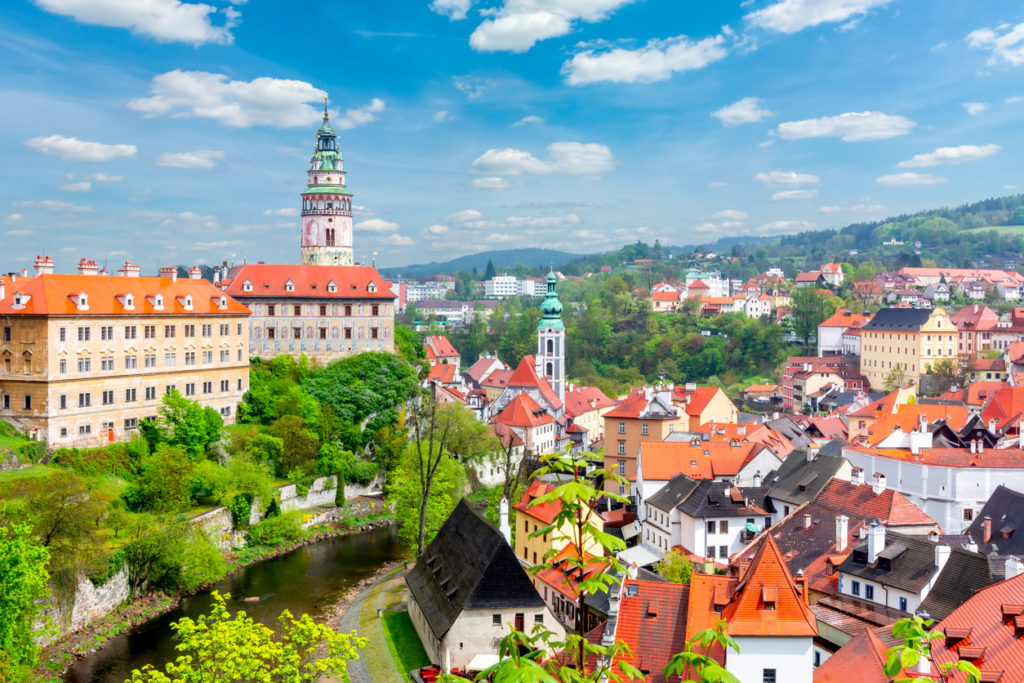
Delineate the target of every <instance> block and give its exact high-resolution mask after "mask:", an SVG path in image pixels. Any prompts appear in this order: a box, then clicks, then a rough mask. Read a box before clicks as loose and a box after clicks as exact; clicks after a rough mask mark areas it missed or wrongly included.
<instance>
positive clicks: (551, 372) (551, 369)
mask: <svg viewBox="0 0 1024 683" xmlns="http://www.w3.org/2000/svg"><path fill="white" fill-rule="evenodd" d="M546 374H547V376H548V377H554V376H555V365H554V363H548V370H547V373H546Z"/></svg>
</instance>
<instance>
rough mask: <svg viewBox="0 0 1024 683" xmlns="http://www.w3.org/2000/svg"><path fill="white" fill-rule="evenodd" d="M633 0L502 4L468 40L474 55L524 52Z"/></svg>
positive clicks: (508, 0)
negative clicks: (480, 53)
mask: <svg viewBox="0 0 1024 683" xmlns="http://www.w3.org/2000/svg"><path fill="white" fill-rule="evenodd" d="M634 1H635V0H505V1H504V4H503V5H502V6H501V7H499V8H497V9H495V10H493V11H491V14H492V15H493V16H492V18H489V19H486V20H485V21H483V22H482V23H481V24H480V25H479V26H477V27H476V30H475V31H473V34H472V35H471V36H470V37H469V44H470V46H471V47H472V48H473V49H474V50H476V51H477V52H498V51H509V52H526V51H527V50H529V49H530V48H531V47H533V45H534V44H535V43H536V42H537V41H539V40H546V39H548V38H555V37H557V36H563V35H565V34H566V33H569V32H570V31H571V30H572V27H573V23H574V22H575V21H577V20H583V21H585V22H590V23H592V22H596V21H601V20H603V19H606V18H608V16H609V15H611V14H612V13H613V12H614V11H615V10H617V9H618V8H619V7H621V6H623V5H627V4H629V3H631V2H634Z"/></svg>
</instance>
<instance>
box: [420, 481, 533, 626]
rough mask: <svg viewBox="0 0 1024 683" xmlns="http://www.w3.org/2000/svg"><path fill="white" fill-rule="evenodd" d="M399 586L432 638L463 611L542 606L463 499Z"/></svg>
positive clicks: (497, 537) (501, 542)
mask: <svg viewBox="0 0 1024 683" xmlns="http://www.w3.org/2000/svg"><path fill="white" fill-rule="evenodd" d="M405 582H406V584H407V585H408V587H409V592H410V594H411V597H412V599H413V600H415V601H416V603H417V604H418V605H419V608H420V611H421V612H422V613H423V616H424V618H425V619H426V621H427V624H428V625H429V626H430V630H431V631H432V632H433V634H434V636H435V637H437V638H438V639H441V638H443V637H444V635H445V634H446V633H447V632H448V629H450V628H451V626H452V624H453V623H455V620H456V619H458V617H459V615H460V614H462V612H463V611H465V610H467V609H496V608H504V609H507V608H511V607H521V608H524V609H526V608H537V607H543V606H544V601H543V600H542V599H541V597H540V594H538V593H537V589H536V588H534V586H533V582H531V581H530V577H529V576H527V574H526V571H524V570H523V568H522V565H520V564H519V560H518V559H516V556H515V553H514V552H513V551H512V548H510V547H509V545H508V543H506V542H505V539H504V538H503V537H502V535H501V533H499V531H498V530H497V529H495V528H494V526H492V525H491V523H490V522H488V521H487V520H485V519H484V518H483V517H482V516H480V514H479V513H478V512H476V511H475V510H473V508H472V507H470V505H469V504H468V503H466V501H465V500H460V501H459V504H458V505H456V506H455V510H454V511H452V514H451V515H449V517H448V519H447V520H446V521H445V523H444V525H442V526H441V529H440V531H438V532H437V536H435V537H434V540H433V541H431V543H430V545H428V546H427V548H426V549H425V550H424V551H423V555H422V556H421V557H420V558H419V559H418V560H417V561H416V564H415V566H414V567H413V568H412V569H411V570H409V573H408V574H406V577H405Z"/></svg>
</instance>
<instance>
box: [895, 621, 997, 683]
mask: <svg viewBox="0 0 1024 683" xmlns="http://www.w3.org/2000/svg"><path fill="white" fill-rule="evenodd" d="M933 623H934V621H932V620H930V619H928V620H926V619H922V618H921V617H920V616H918V615H916V614H915V615H914V616H913V617H909V618H907V619H900V620H899V621H897V622H896V623H895V624H893V625H892V634H893V636H895V637H896V638H902V639H903V644H902V645H894V646H893V647H891V648H889V649H888V650H887V651H886V658H885V666H884V667H883V670H884V672H885V675H886V676H887V677H890V678H892V677H894V676H899V675H900V674H901V673H902V672H903V670H904V669H907V668H912V667H914V666H916V665H917V663H918V662H919V661H920V660H921V658H922V657H930V656H931V642H932V641H933V640H935V639H937V638H942V637H943V634H942V633H941V632H940V631H930V630H928V629H929V627H931V625H932V624H933ZM938 669H939V672H938V673H939V680H940V681H942V682H943V683H945V682H946V681H952V680H953V679H954V677H957V676H959V675H960V674H963V676H964V679H965V681H966V683H979V681H981V672H980V671H979V670H978V667H977V666H975V665H974V664H972V663H971V662H969V661H967V660H963V659H961V660H958V661H955V662H946V663H944V664H940V665H939V666H938ZM934 682H935V679H934V678H932V677H931V676H915V677H914V678H897V679H895V680H894V683H934Z"/></svg>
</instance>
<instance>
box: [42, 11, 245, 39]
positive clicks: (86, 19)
mask: <svg viewBox="0 0 1024 683" xmlns="http://www.w3.org/2000/svg"><path fill="white" fill-rule="evenodd" d="M33 1H34V2H35V4H37V5H39V6H40V7H41V8H43V9H44V10H47V11H48V12H53V13H54V14H61V15H63V16H68V17H72V18H73V19H75V20H76V21H79V22H81V23H83V24H92V25H94V26H110V27H113V28H126V29H129V30H131V31H132V32H133V33H138V34H140V35H144V36H149V37H150V38H153V39H154V40H156V41H158V42H161V43H170V42H181V43H190V44H192V45H202V44H204V43H220V44H230V43H231V42H232V41H233V37H232V35H231V31H230V29H231V28H233V27H234V26H235V24H236V23H237V21H238V17H239V14H238V12H237V11H236V10H234V9H232V8H225V9H224V10H223V14H224V17H225V19H224V22H223V23H222V24H220V25H217V26H215V25H214V24H213V21H211V20H212V18H213V16H211V15H214V16H215V15H216V13H217V11H218V10H217V8H216V7H214V6H212V5H208V4H205V3H188V2H180V1H179V0H33Z"/></svg>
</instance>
